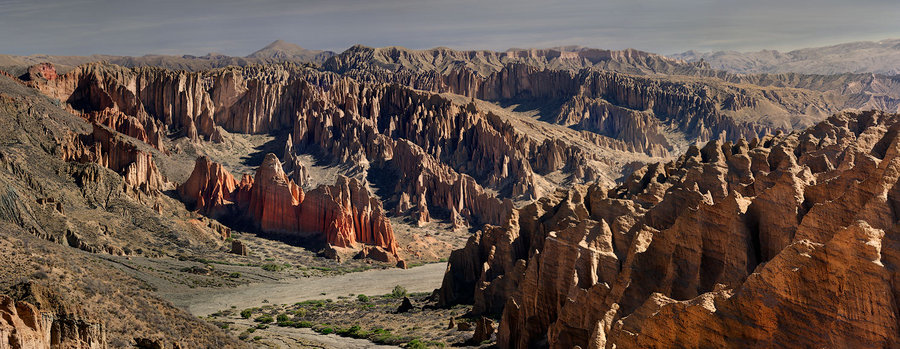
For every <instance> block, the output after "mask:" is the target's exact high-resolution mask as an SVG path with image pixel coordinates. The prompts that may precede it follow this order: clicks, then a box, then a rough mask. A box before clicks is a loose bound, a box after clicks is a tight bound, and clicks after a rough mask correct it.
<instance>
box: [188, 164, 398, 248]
mask: <svg viewBox="0 0 900 349" xmlns="http://www.w3.org/2000/svg"><path fill="white" fill-rule="evenodd" d="M178 192H179V194H180V195H181V196H182V199H183V200H184V201H186V202H189V203H192V204H194V205H195V207H196V209H197V210H199V211H200V212H202V213H204V214H207V215H210V216H218V217H221V216H223V215H226V214H237V215H243V216H245V217H246V218H247V219H249V220H250V221H251V222H252V223H253V224H254V225H255V226H256V228H257V229H259V230H260V231H262V232H266V233H278V234H287V235H291V236H295V237H301V238H312V239H316V240H321V241H324V242H326V243H328V244H329V245H330V246H334V247H341V248H352V249H360V248H362V246H361V245H370V246H374V247H377V248H381V249H383V250H384V251H385V252H386V255H385V256H384V257H383V258H378V259H379V260H381V261H383V262H398V261H400V260H401V258H400V255H399V249H398V247H397V241H396V240H395V238H394V231H393V228H392V227H391V223H390V221H389V220H388V219H387V217H386V215H385V212H384V208H383V207H382V204H381V201H380V200H378V199H377V198H375V196H374V195H372V194H371V193H370V192H369V190H368V188H366V187H365V186H364V185H363V184H362V183H360V182H359V181H357V180H356V179H353V178H347V177H344V176H340V177H338V179H337V182H336V183H335V184H334V185H322V186H319V187H318V188H315V189H313V190H311V191H309V192H304V191H303V189H302V188H300V187H299V186H298V185H297V184H295V183H294V182H293V180H291V179H290V178H289V177H288V176H287V175H286V174H285V173H284V170H283V169H282V164H281V162H280V161H279V160H278V158H277V157H276V156H275V155H274V154H271V153H270V154H267V155H266V157H265V159H264V160H263V163H262V165H260V166H259V168H257V170H256V174H255V175H254V176H252V177H251V176H249V175H245V176H244V178H243V179H242V180H241V183H240V184H238V183H237V182H236V181H235V179H234V177H233V176H232V175H231V174H230V173H229V172H228V171H227V170H225V169H224V168H223V167H222V165H220V164H217V163H214V162H211V161H210V160H209V159H207V158H199V159H197V162H196V164H195V166H194V171H193V173H191V177H190V178H189V179H188V181H187V182H185V183H184V184H182V185H180V186H179V187H178ZM372 256H377V254H372ZM388 256H389V257H390V258H388Z"/></svg>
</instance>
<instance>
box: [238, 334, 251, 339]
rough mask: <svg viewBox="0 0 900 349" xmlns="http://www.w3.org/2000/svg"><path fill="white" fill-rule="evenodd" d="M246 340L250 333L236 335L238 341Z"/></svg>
mask: <svg viewBox="0 0 900 349" xmlns="http://www.w3.org/2000/svg"><path fill="white" fill-rule="evenodd" d="M247 338H250V333H248V332H241V334H240V335H238V339H240V340H246V339H247Z"/></svg>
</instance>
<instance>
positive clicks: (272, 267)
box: [260, 263, 285, 271]
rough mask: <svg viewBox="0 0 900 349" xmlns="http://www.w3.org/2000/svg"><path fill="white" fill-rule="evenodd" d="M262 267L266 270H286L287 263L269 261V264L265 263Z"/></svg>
mask: <svg viewBox="0 0 900 349" xmlns="http://www.w3.org/2000/svg"><path fill="white" fill-rule="evenodd" d="M260 268H262V269H263V270H265V271H282V270H284V268H285V265H284V264H274V263H268V264H263V265H262V266H260Z"/></svg>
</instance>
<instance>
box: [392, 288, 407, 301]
mask: <svg viewBox="0 0 900 349" xmlns="http://www.w3.org/2000/svg"><path fill="white" fill-rule="evenodd" d="M406 295H407V292H406V288H405V287H403V286H400V285H397V286H394V290H393V291H391V297H394V298H403V297H406Z"/></svg>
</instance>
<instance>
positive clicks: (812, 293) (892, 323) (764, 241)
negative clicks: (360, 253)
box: [438, 112, 900, 348]
mask: <svg viewBox="0 0 900 349" xmlns="http://www.w3.org/2000/svg"><path fill="white" fill-rule="evenodd" d="M898 121H900V116H898V115H894V114H882V113H876V112H866V113H843V114H838V115H835V116H832V117H830V118H829V119H827V120H826V121H824V122H821V123H819V124H817V125H815V126H814V127H811V128H809V129H807V130H806V131H804V132H801V133H792V134H789V135H784V134H780V135H776V136H766V137H763V138H761V139H753V140H752V141H749V142H747V141H743V140H740V141H738V142H736V143H731V142H725V143H723V142H718V141H713V142H709V143H707V144H706V146H704V147H702V148H697V147H691V148H690V149H688V151H687V153H686V154H685V155H683V156H681V157H679V158H678V159H677V160H675V161H672V162H669V163H660V164H654V165H649V166H647V167H645V168H643V169H641V170H638V171H636V172H635V173H634V174H633V175H632V176H630V177H629V178H628V179H627V180H626V181H625V183H623V184H622V185H619V186H616V187H612V188H608V187H604V186H602V185H591V186H576V187H575V188H573V189H570V190H560V191H558V192H556V193H554V194H553V195H550V196H548V197H546V198H543V199H541V200H538V201H537V202H536V203H534V204H532V205H528V206H525V207H523V208H522V209H519V210H512V211H511V212H512V213H511V214H510V216H509V217H510V219H509V220H508V221H507V222H506V223H505V224H504V225H502V226H489V227H486V228H485V229H483V230H482V231H480V232H478V233H477V234H475V235H474V236H472V237H471V238H470V239H469V242H468V244H467V245H466V247H465V248H464V249H462V250H458V251H455V252H454V253H453V254H452V255H451V258H450V266H449V267H448V272H447V274H446V275H445V278H444V283H443V286H442V287H441V289H440V290H439V292H438V294H439V296H440V303H441V304H443V305H451V304H455V303H460V302H464V303H473V304H475V308H474V311H475V312H476V313H485V312H489V313H501V312H502V320H501V323H500V327H499V334H498V343H499V345H500V346H501V347H510V348H511V347H528V346H531V345H539V346H550V347H559V348H570V347H573V346H576V345H577V346H580V347H582V348H603V347H606V348H613V347H648V346H649V347H667V346H684V347H736V346H748V345H749V346H761V347H770V346H816V347H822V346H826V347H828V346H838V347H860V346H866V347H870V346H891V345H892V343H896V342H897V341H898V340H900V338H897V336H898V335H897V334H898V327H900V326H898V316H897V315H898V309H897V307H896V304H897V300H896V296H895V295H896V293H897V292H896V287H895V286H893V282H892V280H893V279H894V278H896V277H897V271H896V266H897V265H898V264H897V263H898V262H900V260H898V259H897V253H896V248H895V247H896V246H898V245H897V241H895V240H896V239H895V238H894V234H892V232H893V231H895V230H896V228H897V226H896V223H895V222H897V220H898V218H900V217H898V216H897V213H896V212H895V211H896V210H895V208H896V202H895V201H896V200H897V195H896V194H897V193H898V192H900V191H898V190H897V187H896V183H897V180H898V174H900V171H898V170H897V169H898V168H900V167H898V164H900V138H898V132H897V130H898V129H900V122H898Z"/></svg>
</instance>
